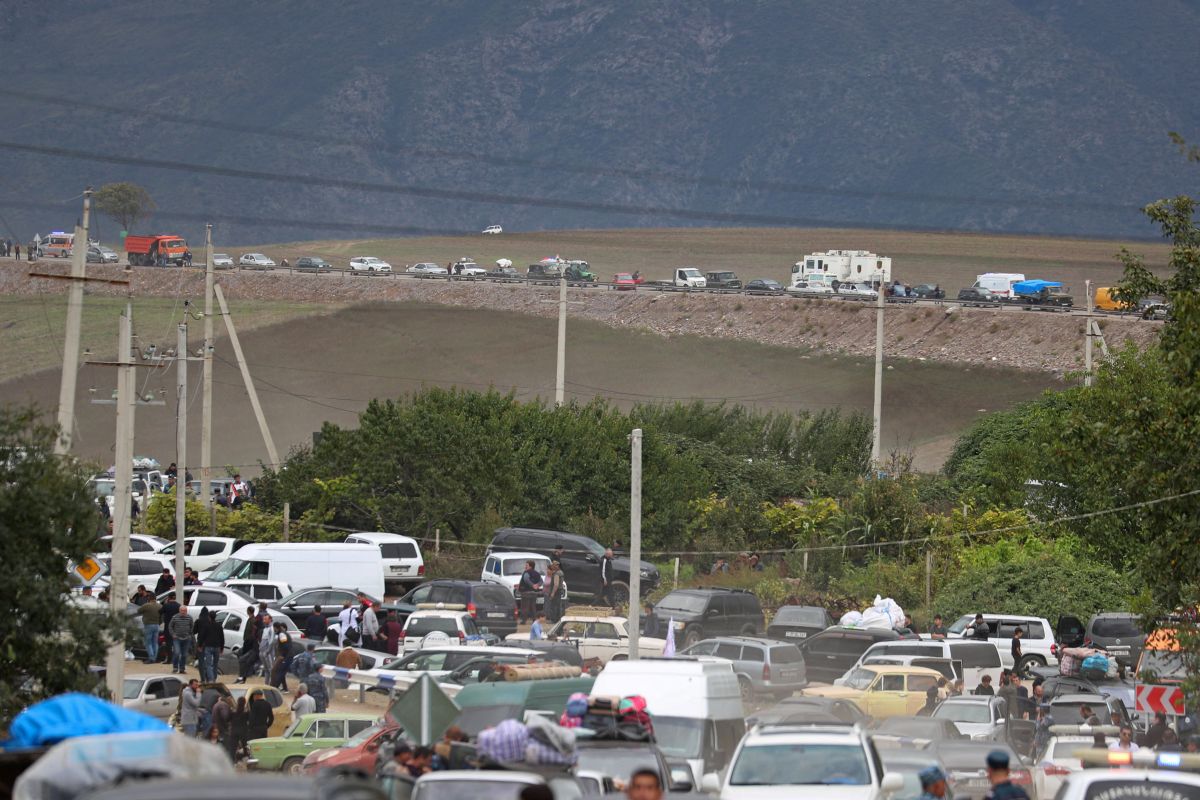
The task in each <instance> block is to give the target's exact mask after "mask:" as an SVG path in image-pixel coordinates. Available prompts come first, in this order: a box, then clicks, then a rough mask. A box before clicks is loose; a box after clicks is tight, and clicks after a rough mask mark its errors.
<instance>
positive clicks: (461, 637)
mask: <svg viewBox="0 0 1200 800" xmlns="http://www.w3.org/2000/svg"><path fill="white" fill-rule="evenodd" d="M466 640H467V635H466V634H465V633H463V632H462V631H459V632H458V641H459V642H460V643H461V642H465V641H466Z"/></svg>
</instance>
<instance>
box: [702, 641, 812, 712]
mask: <svg viewBox="0 0 1200 800" xmlns="http://www.w3.org/2000/svg"><path fill="white" fill-rule="evenodd" d="M679 654H680V655H685V656H713V657H715V658H723V659H726V660H727V661H732V662H733V671H734V672H735V673H737V678H738V687H739V688H740V689H741V692H742V702H743V703H747V702H750V701H752V700H753V699H754V698H756V697H764V696H768V697H769V696H774V697H776V698H784V697H790V696H791V695H792V693H793V692H795V691H796V690H797V689H803V688H804V687H805V686H807V685H808V676H807V672H806V670H805V667H804V656H803V654H801V652H800V648H799V647H797V646H796V645H794V644H791V643H788V642H780V641H776V640H774V639H764V638H761V637H758V636H715V637H713V638H711V639H703V640H701V641H699V642H696V644H694V645H692V646H691V647H689V648H687V649H685V650H681V651H679Z"/></svg>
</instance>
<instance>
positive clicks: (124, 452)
mask: <svg viewBox="0 0 1200 800" xmlns="http://www.w3.org/2000/svg"><path fill="white" fill-rule="evenodd" d="M79 285H80V286H81V287H82V283H81V284H79ZM132 351H133V303H127V304H126V306H125V314H124V316H122V317H121V331H120V334H119V335H118V336H117V364H118V368H117V440H116V446H115V451H116V452H115V458H116V472H115V474H114V475H113V504H114V507H113V540H112V560H111V561H109V565H108V601H109V607H110V608H111V610H112V613H113V614H114V615H115V616H117V617H118V618H120V619H125V615H126V607H127V606H128V604H129V597H128V594H129V531H130V522H131V516H132V513H133V435H134V430H135V428H134V411H135V410H136V409H137V385H136V383H135V381H136V368H135V367H134V363H133V352H132ZM105 681H106V683H107V685H108V691H109V693H110V694H111V696H112V697H121V691H122V687H123V686H124V685H125V640H124V638H123V637H122V638H120V639H117V640H116V641H114V642H113V643H112V644H110V645H109V648H108V657H107V658H106V659H105Z"/></svg>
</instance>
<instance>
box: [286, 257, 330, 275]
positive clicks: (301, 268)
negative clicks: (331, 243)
mask: <svg viewBox="0 0 1200 800" xmlns="http://www.w3.org/2000/svg"><path fill="white" fill-rule="evenodd" d="M294 269H295V270H296V272H329V270H331V269H333V264H330V263H329V262H328V261H326V260H325V259H323V258H317V257H316V256H304V257H303V258H301V259H298V260H297V261H296V266H295V267H294Z"/></svg>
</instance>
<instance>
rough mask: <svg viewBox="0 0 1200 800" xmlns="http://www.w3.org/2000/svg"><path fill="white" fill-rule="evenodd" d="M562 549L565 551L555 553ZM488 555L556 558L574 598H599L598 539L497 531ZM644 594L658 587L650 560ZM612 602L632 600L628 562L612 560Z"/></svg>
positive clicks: (643, 565)
mask: <svg viewBox="0 0 1200 800" xmlns="http://www.w3.org/2000/svg"><path fill="white" fill-rule="evenodd" d="M560 545H561V546H562V548H563V552H562V553H561V554H559V555H556V554H555V552H554V551H555V548H557V547H559V546H560ZM488 552H489V553H541V554H542V555H544V556H548V557H550V558H557V559H558V560H559V563H561V564H562V568H563V577H564V578H565V579H566V581H567V592H568V593H569V594H570V596H572V597H580V596H582V597H590V598H595V599H597V600H599V599H600V559H601V558H603V557H604V546H603V545H601V544H600V543H599V542H597V541H596V540H595V539H592V538H589V537H587V536H581V535H579V534H577V533H564V532H562V531H547V530H541V529H538V528H497V529H496V535H495V536H494V537H492V545H491V547H489V548H488ZM639 571H640V572H641V576H642V594H644V595H645V594H649V593H650V592H652V591H654V590H655V589H656V588H658V582H659V580H660V576H659V574H658V568H657V567H655V566H654V565H653V564H651V563H650V562H649V561H643V562H642V563H641V566H640V570H639ZM612 595H613V598H612V599H613V602H614V603H615V604H618V605H620V604H621V603H624V602H625V601H626V600H628V599H629V559H628V558H625V557H620V556H618V557H616V558H614V559H613V591H612Z"/></svg>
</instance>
